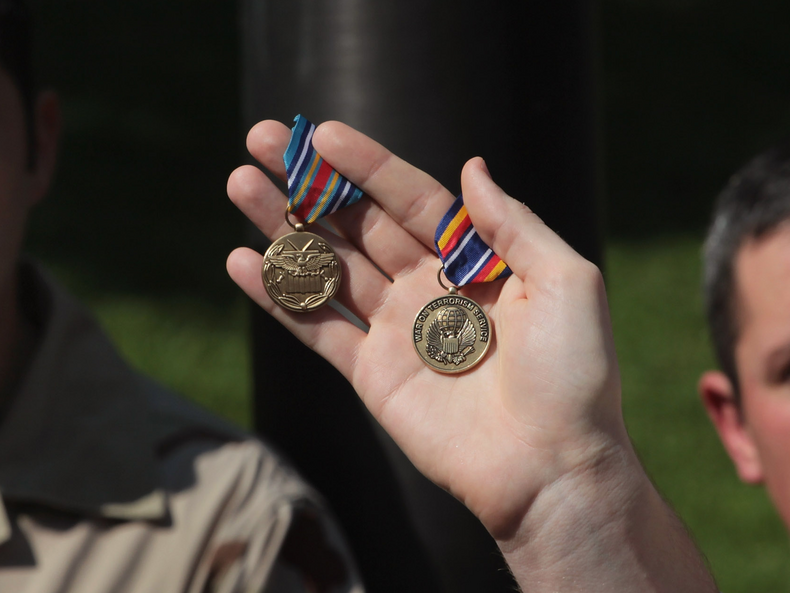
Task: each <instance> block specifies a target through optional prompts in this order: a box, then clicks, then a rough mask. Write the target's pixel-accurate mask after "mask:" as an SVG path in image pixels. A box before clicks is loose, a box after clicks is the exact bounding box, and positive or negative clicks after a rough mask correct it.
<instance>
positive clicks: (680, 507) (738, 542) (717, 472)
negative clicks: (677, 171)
mask: <svg viewBox="0 0 790 593" xmlns="http://www.w3.org/2000/svg"><path fill="white" fill-rule="evenodd" d="M59 275H61V276H62V277H63V276H65V274H64V273H63V271H62V270H61V271H60V274H59ZM66 281H67V283H69V284H71V285H72V287H73V288H75V290H77V291H78V292H80V293H81V296H82V298H83V299H85V300H87V301H88V303H89V304H90V306H91V307H92V308H93V310H94V311H95V312H96V314H97V316H98V317H99V319H100V321H101V323H102V325H103V326H104V327H105V328H106V329H107V331H108V332H109V333H110V334H111V336H112V338H113V339H114V340H115V342H116V343H117V344H118V346H119V347H120V349H121V351H122V352H123V354H124V355H125V356H126V357H127V359H128V360H129V361H130V362H131V363H132V364H133V365H134V366H135V367H137V368H139V369H140V370H142V371H144V372H146V373H148V374H150V375H152V376H154V377H156V378H158V379H159V380H160V381H161V382H163V383H164V384H166V385H168V386H169V387H171V388H173V389H174V390H176V391H178V392H180V393H182V394H184V395H186V396H187V397H189V398H190V399H193V400H195V401H196V402H198V403H199V404H201V405H203V406H205V407H208V408H209V409H212V410H214V411H215V412H217V413H218V414H220V415H222V416H225V417H226V418H229V419H231V420H233V421H235V422H237V423H239V424H241V425H242V426H249V425H250V406H249V393H250V389H251V380H250V356H249V351H248V339H247V333H248V327H247V314H246V304H245V302H244V301H243V300H242V299H241V298H239V299H238V300H237V301H236V302H235V303H234V304H233V305H232V306H223V307H220V306H217V305H210V304H206V303H204V302H201V301H200V300H198V299H197V298H186V297H153V296H129V295H126V294H121V293H114V294H97V293H95V292H94V291H93V290H91V289H87V288H85V286H80V285H79V283H78V282H77V281H76V280H75V278H71V279H69V278H68V277H66ZM607 287H608V293H609V300H610V306H611V309H612V320H613V325H614V332H615V339H616V342H617V349H618V356H619V362H620V369H621V373H622V378H623V406H624V413H625V418H626V422H627V424H628V428H629V432H630V433H631V436H632V438H633V440H634V443H635V444H636V447H637V449H638V451H639V454H640V457H641V458H642V460H643V462H644V464H645V466H646V468H647V470H648V472H649V474H650V475H651V477H652V478H653V480H654V481H655V483H656V484H657V486H658V488H659V490H660V491H661V492H662V494H663V495H664V496H665V497H666V498H667V500H668V501H669V502H670V503H671V504H672V506H673V507H674V508H675V509H676V510H677V511H678V513H679V514H680V515H681V517H682V518H683V519H684V520H685V522H686V523H687V525H688V526H689V529H690V530H691V532H692V533H693V535H694V537H695V538H696V540H697V541H698V543H699V545H700V547H701V548H702V550H703V551H704V553H705V555H706V556H707V558H708V559H709V561H710V564H711V566H712V569H713V571H714V574H715V575H716V577H717V580H718V582H719V585H720V587H721V590H722V591H723V593H753V592H754V591H761V592H774V591H779V592H781V591H788V590H790V589H788V586H787V583H788V580H789V579H788V570H787V565H788V542H787V536H786V533H785V531H784V528H783V526H782V525H781V523H780V521H779V519H778V518H777V516H776V514H775V513H774V511H773V508H772V507H771V504H770V502H769V501H768V500H767V497H766V496H765V494H764V492H763V491H762V489H759V488H751V487H747V486H744V485H742V484H740V483H739V482H738V480H737V479H736V477H735V474H734V471H733V469H732V467H731V464H730V462H729V460H728V458H727V457H726V455H725V454H724V452H723V449H722V447H721V445H720V444H719V441H718V439H717V437H716V435H715V433H714V431H713V429H712V427H711V425H710V423H709V421H708V419H707V417H706V416H705V414H704V411H703V409H702V406H701V404H700V403H699V401H698V398H697V395H696V381H697V378H698V377H699V375H700V373H701V372H702V371H703V370H705V369H707V368H710V367H711V366H712V365H713V360H712V358H711V354H710V348H709V345H708V341H707V335H706V331H705V326H704V321H703V317H702V308H701V301H700V292H699V239H697V238H694V237H675V238H663V239H661V238H660V239H655V240H650V241H646V242H633V243H626V242H616V243H614V244H612V245H610V246H609V248H608V251H607Z"/></svg>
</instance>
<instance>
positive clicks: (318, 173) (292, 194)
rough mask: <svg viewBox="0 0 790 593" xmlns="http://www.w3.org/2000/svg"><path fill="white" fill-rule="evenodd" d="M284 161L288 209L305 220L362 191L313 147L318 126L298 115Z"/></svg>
mask: <svg viewBox="0 0 790 593" xmlns="http://www.w3.org/2000/svg"><path fill="white" fill-rule="evenodd" d="M294 121H295V122H296V124H295V125H294V127H293V128H292V129H291V141H290V142H289V143H288V148H286V149H285V155H284V156H283V160H284V161H285V170H286V171H287V173H288V212H291V213H293V214H296V215H297V216H299V217H300V218H301V219H302V220H304V221H305V222H308V223H309V222H315V221H316V220H318V219H319V218H321V217H322V216H326V215H327V214H332V212H337V211H338V210H340V209H341V208H345V207H346V206H350V205H351V204H353V203H355V202H357V201H359V199H360V198H361V197H362V190H361V189H359V188H358V187H357V186H356V185H354V184H353V183H351V182H350V181H349V180H348V179H346V178H345V177H343V176H342V175H341V174H340V173H338V172H337V171H335V170H334V169H333V168H332V167H331V166H329V164H328V163H327V162H326V161H325V160H324V159H322V158H321V155H319V154H318V153H317V152H316V150H315V148H313V132H315V125H313V124H312V123H310V122H309V121H308V120H307V118H304V117H302V116H301V115H297V116H296V117H295V118H294Z"/></svg>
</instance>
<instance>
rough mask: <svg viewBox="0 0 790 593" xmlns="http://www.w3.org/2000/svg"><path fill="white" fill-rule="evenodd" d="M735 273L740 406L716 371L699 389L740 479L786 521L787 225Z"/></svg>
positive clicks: (789, 425) (789, 480)
mask: <svg viewBox="0 0 790 593" xmlns="http://www.w3.org/2000/svg"><path fill="white" fill-rule="evenodd" d="M735 277H736V285H737V303H738V304H737V310H738V327H739V337H738V341H737V344H736V347H735V361H736V365H737V368H738V374H739V381H740V389H741V409H740V410H739V409H738V406H737V405H736V403H735V399H734V398H733V391H732V387H731V385H730V383H729V381H728V380H727V378H726V377H725V376H724V375H723V374H722V373H720V372H710V373H706V374H705V375H704V376H703V377H702V379H701V381H700V390H701V393H702V396H703V401H704V402H705V404H706V407H707V409H708V411H709V413H710V415H711V418H712V419H713V422H714V424H715V425H716V428H717V430H718V431H719V435H720V436H721V439H722V442H723V443H724V445H725V447H726V449H727V452H728V453H729V454H730V457H731V458H732V460H733V462H734V464H735V468H736V470H737V472H738V475H739V477H740V478H741V480H743V481H744V482H746V483H749V484H761V483H764V484H765V486H766V489H767V490H768V493H769V494H770V496H771V499H772V500H773V502H774V505H775V506H776V508H777V510H778V511H779V514H780V515H781V517H782V519H783V520H784V522H785V525H787V526H788V527H790V224H788V223H785V224H783V225H781V226H779V227H778V228H777V229H776V230H775V231H773V232H772V233H769V234H768V235H766V236H764V237H761V238H760V239H759V240H750V241H748V242H747V243H746V244H745V245H744V246H743V247H742V248H741V249H740V251H739V252H738V255H737V257H736V261H735Z"/></svg>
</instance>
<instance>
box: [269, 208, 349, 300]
mask: <svg viewBox="0 0 790 593" xmlns="http://www.w3.org/2000/svg"><path fill="white" fill-rule="evenodd" d="M285 220H286V221H287V222H288V224H290V225H291V226H292V227H293V228H294V231H295V232H293V233H289V234H287V235H285V236H284V237H280V238H279V239H277V240H276V241H274V242H273V243H272V244H271V246H270V247H269V249H267V250H266V253H265V254H264V256H263V267H262V269H261V277H262V278H263V285H264V286H265V287H266V292H268V293H269V296H270V297H271V298H272V300H273V301H274V302H275V303H277V304H278V305H280V306H281V307H283V308H285V309H288V310H289V311H295V312H298V313H303V312H306V311H315V310H316V309H318V308H320V307H322V306H324V305H325V304H326V303H328V302H329V301H330V300H331V299H332V298H333V297H334V296H335V293H337V289H338V287H339V286H340V277H341V268H340V262H339V261H338V259H337V255H335V252H334V250H333V249H332V248H331V247H330V246H329V244H328V243H327V242H326V241H325V240H324V239H323V238H322V237H319V236H318V235H315V234H313V233H308V232H307V231H305V230H304V225H303V224H296V225H293V224H291V221H290V220H289V219H288V212H287V211H286V213H285Z"/></svg>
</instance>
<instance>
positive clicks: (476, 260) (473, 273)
mask: <svg viewBox="0 0 790 593" xmlns="http://www.w3.org/2000/svg"><path fill="white" fill-rule="evenodd" d="M434 243H435V244H436V252H437V253H438V254H439V258H441V260H442V263H443V264H444V275H445V276H447V279H448V280H449V281H450V282H452V283H453V284H455V285H456V286H464V285H465V284H474V283H476V282H491V281H492V280H496V279H498V278H506V277H508V276H510V275H511V274H512V273H513V272H512V271H511V269H510V268H508V267H507V264H506V263H505V262H504V261H502V259H501V258H500V257H499V256H498V255H497V254H496V253H494V252H493V251H492V250H491V248H490V247H489V246H488V245H486V244H485V243H484V242H483V240H482V239H481V238H480V235H478V234H477V232H476V231H475V227H474V226H472V221H471V220H470V218H469V213H468V212H467V211H466V206H464V198H463V196H462V195H459V196H458V197H457V198H456V200H455V202H453V205H452V206H451V207H450V209H449V210H448V211H447V213H446V214H445V215H444V217H443V218H442V220H441V221H440V222H439V226H438V227H436V235H435V236H434Z"/></svg>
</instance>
